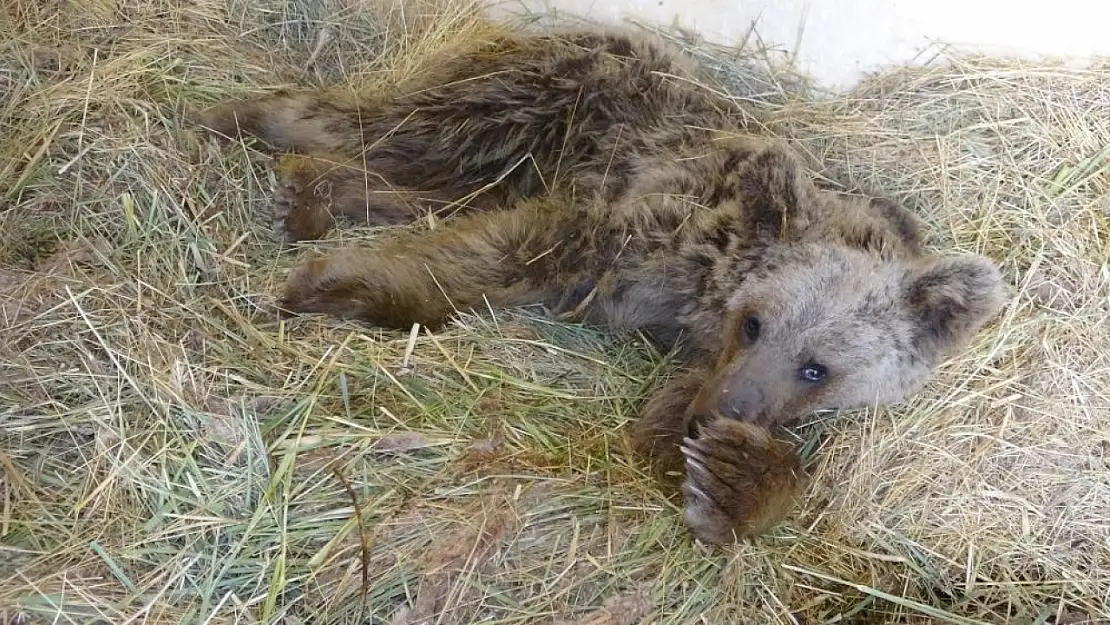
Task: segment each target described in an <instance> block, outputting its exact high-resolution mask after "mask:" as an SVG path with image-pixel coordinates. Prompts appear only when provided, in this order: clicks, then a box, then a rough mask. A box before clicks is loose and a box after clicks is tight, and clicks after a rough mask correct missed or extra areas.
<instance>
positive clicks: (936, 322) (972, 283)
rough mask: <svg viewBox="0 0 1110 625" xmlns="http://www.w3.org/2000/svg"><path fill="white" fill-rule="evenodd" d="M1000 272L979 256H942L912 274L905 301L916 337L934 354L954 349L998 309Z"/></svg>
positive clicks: (1001, 290) (1000, 288) (1000, 292)
mask: <svg viewBox="0 0 1110 625" xmlns="http://www.w3.org/2000/svg"><path fill="white" fill-rule="evenodd" d="M1003 297H1004V292H1003V286H1002V274H1001V272H1000V271H999V270H998V266H997V265H996V264H995V263H994V262H993V261H991V260H990V259H989V258H984V257H982V256H974V255H967V256H955V257H950V258H940V259H938V260H936V261H934V262H933V263H932V264H931V265H929V266H927V267H925V268H924V269H920V270H918V271H916V272H914V273H912V274H911V277H910V283H909V285H908V287H907V290H906V300H907V303H908V305H909V308H910V310H911V312H912V314H913V315H914V316H915V320H916V322H918V323H920V324H921V325H920V326H919V328H918V331H917V333H916V334H917V336H918V337H919V340H920V341H922V343H924V344H925V345H928V346H929V347H931V348H932V351H934V353H936V354H937V355H940V354H941V353H943V352H946V351H948V350H952V349H958V348H961V347H963V346H964V345H965V344H967V343H968V342H970V341H971V338H972V337H973V336H974V335H975V333H976V332H977V331H978V330H979V328H980V327H982V326H983V324H985V323H986V322H987V321H988V320H990V319H991V318H992V317H994V315H996V314H997V313H998V311H999V310H1000V309H1001V308H1002V303H1003Z"/></svg>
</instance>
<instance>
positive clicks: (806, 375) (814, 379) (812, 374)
mask: <svg viewBox="0 0 1110 625" xmlns="http://www.w3.org/2000/svg"><path fill="white" fill-rule="evenodd" d="M798 373H799V374H800V375H801V376H802V380H805V381H806V382H809V383H811V384H817V383H818V382H823V381H824V380H825V376H827V375H829V370H828V369H826V368H825V367H824V366H822V365H818V364H809V365H806V366H804V367H802V368H801V370H800V371H799V372H798Z"/></svg>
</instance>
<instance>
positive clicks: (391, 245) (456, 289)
mask: <svg viewBox="0 0 1110 625" xmlns="http://www.w3.org/2000/svg"><path fill="white" fill-rule="evenodd" d="M574 217H575V215H574V214H573V213H570V211H565V212H564V210H560V206H558V205H552V204H550V203H548V202H547V201H534V202H530V203H529V204H528V205H526V206H523V207H518V208H515V209H512V210H507V211H503V212H496V213H495V212H489V213H472V214H470V215H467V216H465V217H461V218H459V219H458V220H455V221H452V222H448V223H445V224H443V225H441V226H440V227H438V228H435V229H434V230H431V231H427V232H413V231H402V232H397V233H395V234H393V235H392V236H389V237H387V238H384V239H382V240H381V241H379V242H377V244H376V245H374V246H372V247H365V248H362V247H360V248H351V249H345V250H336V251H333V252H331V253H329V254H327V255H322V256H317V257H315V258H311V259H309V260H308V261H306V262H304V263H302V264H301V265H300V266H299V267H298V268H296V269H295V270H294V271H293V273H292V275H291V276H290V277H289V280H288V281H287V282H286V286H285V293H284V296H283V300H282V307H283V308H285V309H287V310H290V311H292V312H296V313H325V314H329V315H332V316H335V317H340V318H350V319H359V320H362V321H365V322H369V323H371V324H374V325H377V326H381V327H388V328H396V329H408V328H410V327H411V326H412V324H414V323H419V324H421V325H424V326H431V327H435V326H438V325H440V324H442V323H443V322H444V321H445V320H446V318H447V317H448V316H449V315H450V314H452V313H453V312H454V311H455V310H456V309H458V310H467V309H472V308H473V309H478V310H484V309H486V308H487V307H488V306H494V307H507V306H520V305H529V304H540V303H546V302H549V301H552V300H557V299H559V296H560V295H561V294H562V290H563V289H564V287H563V286H561V285H562V284H564V283H565V281H567V280H568V279H570V277H571V276H570V275H569V274H568V273H564V271H563V270H562V269H561V268H562V267H564V266H569V263H570V262H571V261H564V260H561V259H564V258H570V259H573V262H575V263H578V264H579V265H580V262H579V260H580V256H581V253H580V251H579V250H577V249H565V248H567V246H568V241H570V240H571V239H572V238H573V237H571V236H569V235H568V234H567V231H568V228H575V227H580V225H579V224H578V223H576V221H575V219H574ZM572 271H574V272H577V271H578V270H577V269H575V270H572ZM574 275H575V276H577V275H578V274H577V273H575V274H574Z"/></svg>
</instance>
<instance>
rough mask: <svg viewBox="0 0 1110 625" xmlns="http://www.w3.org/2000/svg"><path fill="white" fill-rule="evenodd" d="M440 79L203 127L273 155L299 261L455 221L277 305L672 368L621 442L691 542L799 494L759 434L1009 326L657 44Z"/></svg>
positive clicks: (976, 294)
mask: <svg viewBox="0 0 1110 625" xmlns="http://www.w3.org/2000/svg"><path fill="white" fill-rule="evenodd" d="M432 67H433V69H432V70H430V71H429V72H427V73H426V74H425V75H424V76H423V77H422V78H421V79H419V80H414V81H412V82H409V83H405V84H401V85H399V86H398V87H397V88H396V89H395V90H394V91H392V92H390V93H375V94H360V95H359V96H358V97H355V96H352V95H350V94H348V93H345V92H343V91H336V92H321V91H308V92H283V93H278V94H276V95H272V96H269V97H262V98H259V99H252V100H244V101H235V102H228V103H224V104H220V105H217V106H215V107H214V108H211V109H209V110H207V111H206V112H204V113H203V114H202V115H201V119H200V122H201V124H202V125H203V126H205V127H207V128H209V129H211V130H214V131H216V132H218V133H221V134H223V135H227V136H230V137H236V136H239V135H240V134H246V135H253V136H255V137H257V138H260V139H261V140H263V141H264V142H265V143H268V144H269V145H270V146H271V147H272V148H273V149H275V150H278V151H281V152H285V153H286V156H285V157H284V158H283V160H282V162H281V163H280V165H279V177H280V180H279V188H278V189H277V192H276V197H275V205H276V209H275V211H276V220H277V222H278V227H279V230H281V231H282V232H283V233H284V235H285V236H286V237H287V238H289V239H291V240H301V239H310V238H319V237H320V236H321V235H323V234H325V233H326V232H327V230H328V229H329V228H330V227H331V225H332V224H333V223H334V222H335V221H336V220H342V221H354V222H356V223H360V224H369V225H382V226H385V225H396V224H403V223H407V222H412V221H417V222H419V221H420V219H419V218H421V217H427V216H428V214H429V213H435V214H439V215H441V216H449V217H452V218H451V219H449V220H447V221H445V222H443V223H440V224H438V225H437V226H436V227H434V228H428V229H418V228H415V227H414V228H407V229H396V230H392V231H389V233H388V234H386V235H383V236H381V237H377V238H376V240H375V241H374V243H373V244H372V245H370V246H367V247H360V248H354V249H345V250H337V251H333V252H332V253H330V254H328V255H324V256H317V257H313V258H311V259H308V260H306V261H305V262H303V264H301V265H300V267H299V268H297V269H296V270H294V272H293V273H292V275H291V277H290V278H289V280H288V283H287V285H286V287H285V291H284V295H283V298H282V306H283V307H284V308H285V309H287V310H290V311H293V312H297V313H311V312H318V313H327V314H330V315H334V316H338V317H343V318H356V319H360V320H363V321H365V322H368V323H371V324H376V325H378V326H384V327H390V328H399V329H409V328H411V327H412V324H414V323H419V324H423V325H425V326H432V327H435V326H436V325H438V324H441V323H443V322H444V321H445V320H446V319H447V318H448V317H449V316H450V315H451V314H452V313H453V312H454V311H456V310H465V309H471V308H473V309H477V310H485V309H486V307H487V306H489V305H492V306H498V307H508V306H522V305H532V304H542V305H546V306H547V307H548V308H549V309H550V310H551V311H553V312H554V313H558V314H566V315H568V316H569V317H571V318H574V319H577V320H580V321H582V322H585V323H591V324H599V325H601V326H604V327H607V328H610V329H612V330H614V331H639V332H642V333H644V334H645V335H648V336H650V337H652V338H653V339H655V340H657V341H658V342H659V343H660V344H661V345H663V346H666V347H667V348H674V350H675V353H677V354H679V355H680V356H681V358H682V359H683V360H684V362H685V363H686V366H687V370H688V373H687V374H685V375H682V376H680V377H679V378H677V379H676V380H675V381H674V382H673V383H672V384H670V385H669V386H668V387H667V388H666V389H665V390H664V391H663V392H662V393H660V394H659V395H658V396H657V397H655V398H654V399H653V400H651V401H649V402H648V405H647V407H646V409H645V413H644V415H643V416H642V418H641V419H640V421H639V422H638V425H637V427H635V428H634V430H633V432H632V439H633V441H634V444H635V447H636V449H637V450H639V451H640V452H642V453H643V454H644V455H645V456H646V457H647V458H648V459H649V460H650V461H651V463H652V464H653V466H654V467H655V468H656V469H658V470H659V471H660V472H661V474H663V475H665V474H668V473H669V474H672V475H673V474H674V473H676V472H677V473H678V475H680V476H682V477H681V479H682V480H683V484H682V489H681V491H682V493H683V494H684V496H685V501H686V515H685V519H686V523H687V525H688V527H689V529H690V530H691V532H692V533H693V534H694V535H695V536H696V537H697V538H699V539H702V540H703V541H706V542H711V543H721V542H728V541H732V540H735V539H736V538H738V537H743V536H750V535H754V534H757V533H759V532H762V531H763V530H764V529H765V528H767V527H768V526H769V525H771V524H773V523H775V522H777V521H778V520H779V519H781V518H782V517H783V515H785V514H787V512H788V511H789V510H790V507H791V502H792V501H793V500H794V498H795V496H796V495H797V493H798V492H799V488H800V486H801V484H803V482H804V478H803V475H802V473H801V470H800V467H799V460H798V457H797V455H796V452H795V450H794V449H793V448H792V446H791V445H790V444H788V443H787V442H785V441H784V440H779V439H777V438H775V437H773V436H772V434H771V432H772V430H773V429H774V428H776V427H779V426H781V425H783V424H787V423H789V422H791V421H793V420H795V419H797V418H799V417H803V416H805V415H808V414H810V413H813V412H815V411H818V410H822V409H837V408H839V409H850V408H856V407H861V406H867V405H881V404H890V403H895V402H898V401H900V400H902V399H903V398H905V397H906V396H907V395H908V394H910V393H912V392H914V391H916V390H917V389H918V388H919V387H921V386H922V385H923V384H924V382H925V381H926V380H927V378H929V376H930V375H931V373H932V372H933V370H934V368H935V366H936V365H937V363H938V361H939V360H940V359H941V358H942V357H943V356H944V355H945V354H947V353H950V352H951V351H952V350H954V349H958V348H961V347H963V346H965V345H966V344H967V343H968V341H969V340H970V339H971V338H972V336H973V335H974V334H975V333H976V332H977V331H978V330H979V328H980V327H981V326H982V325H983V324H984V323H985V322H986V321H988V320H989V319H990V318H991V317H992V316H993V315H994V314H996V312H997V311H998V310H999V308H1000V306H1001V302H1002V284H1001V276H1000V272H999V270H998V268H997V267H996V265H995V264H994V263H993V262H991V261H990V260H988V259H986V258H983V257H979V256H943V257H938V256H934V255H931V254H929V253H927V252H926V251H925V250H924V249H923V248H922V243H921V236H920V224H919V221H918V220H917V219H916V218H915V217H914V216H913V215H912V214H910V213H909V212H908V211H907V210H905V209H903V208H901V207H900V206H897V205H895V204H893V203H891V202H889V201H887V200H884V199H871V198H862V197H855V196H848V195H843V194H837V193H834V192H833V191H831V190H829V189H822V188H818V187H816V186H815V184H814V183H813V182H812V181H811V180H810V177H809V176H808V174H807V172H806V170H805V168H804V167H803V166H802V164H801V163H800V162H799V161H798V160H797V159H796V158H795V157H794V156H793V155H792V154H791V153H790V152H789V151H788V150H787V149H786V148H784V147H783V146H781V145H779V144H778V143H777V142H775V141H773V140H763V139H758V138H756V137H753V136H749V135H748V134H746V133H745V132H744V129H743V128H742V127H740V126H739V125H738V124H737V122H735V121H734V120H733V118H734V117H735V115H734V114H730V106H729V104H728V103H727V102H725V101H724V100H723V99H722V98H720V97H719V96H717V95H714V94H713V93H711V92H710V91H709V90H707V89H704V88H702V87H699V86H698V84H699V80H700V77H699V75H698V73H697V71H696V70H695V69H694V68H693V67H691V66H689V65H688V64H687V63H685V62H684V61H683V59H682V58H681V56H680V55H678V54H676V53H672V52H670V51H668V50H667V48H666V46H664V45H662V44H660V43H658V42H654V41H651V40H648V39H646V38H640V37H636V36H631V35H628V34H622V33H615V32H603V31H595V30H584V31H568V32H554V33H552V32H548V33H525V32H508V31H502V32H497V33H496V34H494V35H491V36H490V37H488V38H485V39H483V40H480V41H476V42H475V43H474V44H473V46H472V47H471V48H470V49H468V50H465V51H463V52H459V51H457V50H455V51H453V53H452V54H451V55H445V56H444V57H443V58H441V59H439V60H437V61H436V62H435V63H433V64H432Z"/></svg>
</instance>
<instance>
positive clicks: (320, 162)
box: [274, 153, 488, 241]
mask: <svg viewBox="0 0 1110 625" xmlns="http://www.w3.org/2000/svg"><path fill="white" fill-rule="evenodd" d="M277 174H278V183H277V189H276V190H275V191H274V228H275V230H277V231H278V232H279V233H280V234H282V235H283V236H284V238H285V239H286V240H289V241H302V240H310V239H319V238H320V237H322V236H323V235H324V234H326V233H327V232H328V230H329V229H331V227H332V225H333V224H335V222H336V221H345V222H349V223H351V224H353V225H356V226H372V227H373V226H395V225H401V224H406V223H409V222H411V221H413V220H414V219H417V218H419V217H422V216H425V215H428V214H436V213H439V214H442V213H447V212H453V211H454V210H457V209H460V208H475V207H480V208H488V207H486V206H482V205H481V202H482V200H483V199H484V198H460V200H459V201H456V200H455V199H454V198H450V197H448V196H447V195H444V194H442V193H437V192H435V191H429V192H421V191H417V190H413V189H405V188H402V187H397V186H394V185H392V184H390V182H389V181H388V180H386V179H385V178H383V177H382V176H380V175H377V174H375V173H373V172H370V171H367V170H366V168H365V164H364V162H363V160H362V159H361V158H358V157H354V158H352V157H347V156H344V155H341V154H320V153H317V154H307V155H301V154H288V155H286V156H284V157H283V158H282V159H281V161H280V162H279V164H278V167H277Z"/></svg>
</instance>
